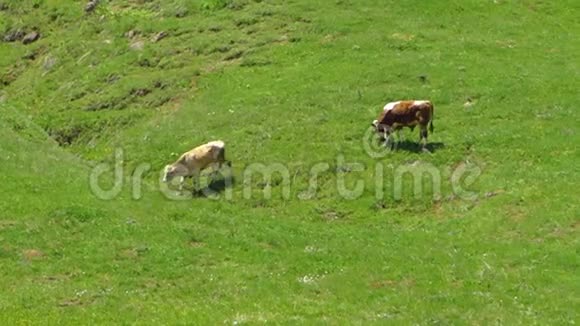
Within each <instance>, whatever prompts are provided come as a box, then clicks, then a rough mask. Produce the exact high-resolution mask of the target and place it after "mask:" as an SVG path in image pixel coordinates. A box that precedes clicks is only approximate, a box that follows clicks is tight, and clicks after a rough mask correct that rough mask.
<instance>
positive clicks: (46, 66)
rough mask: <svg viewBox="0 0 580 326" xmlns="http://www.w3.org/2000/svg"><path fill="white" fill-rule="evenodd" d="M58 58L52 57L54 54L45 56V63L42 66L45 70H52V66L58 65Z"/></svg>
mask: <svg viewBox="0 0 580 326" xmlns="http://www.w3.org/2000/svg"><path fill="white" fill-rule="evenodd" d="M56 62H57V60H56V58H55V57H52V56H50V55H49V56H47V57H46V58H44V63H43V64H42V67H43V68H44V70H50V69H51V68H52V67H54V65H56Z"/></svg>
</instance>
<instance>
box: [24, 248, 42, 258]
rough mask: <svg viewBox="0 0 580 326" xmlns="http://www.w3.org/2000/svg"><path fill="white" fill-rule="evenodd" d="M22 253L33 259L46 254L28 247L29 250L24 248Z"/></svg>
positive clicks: (25, 256)
mask: <svg viewBox="0 0 580 326" xmlns="http://www.w3.org/2000/svg"><path fill="white" fill-rule="evenodd" d="M22 255H23V256H24V258H26V259H27V260H33V259H36V258H40V257H42V256H44V254H43V253H42V251H40V250H36V249H27V250H24V251H23V252H22Z"/></svg>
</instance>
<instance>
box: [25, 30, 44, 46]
mask: <svg viewBox="0 0 580 326" xmlns="http://www.w3.org/2000/svg"><path fill="white" fill-rule="evenodd" d="M39 38H40V33H38V32H36V31H35V32H30V33H28V34H26V36H24V38H23V39H22V43H23V44H30V43H33V42H35V41H37V40H38V39H39Z"/></svg>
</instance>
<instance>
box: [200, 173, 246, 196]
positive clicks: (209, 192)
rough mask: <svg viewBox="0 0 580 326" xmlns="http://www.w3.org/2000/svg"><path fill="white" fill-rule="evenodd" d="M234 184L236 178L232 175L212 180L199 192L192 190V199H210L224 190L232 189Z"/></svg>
mask: <svg viewBox="0 0 580 326" xmlns="http://www.w3.org/2000/svg"><path fill="white" fill-rule="evenodd" d="M235 184H236V178H235V177H234V176H233V175H228V176H226V177H221V178H219V179H212V180H211V181H210V182H209V184H208V185H207V186H206V187H205V188H202V189H200V190H194V191H193V196H194V197H211V196H216V195H220V194H221V193H223V192H224V191H225V190H226V189H228V188H232V187H233V186H234V185H235Z"/></svg>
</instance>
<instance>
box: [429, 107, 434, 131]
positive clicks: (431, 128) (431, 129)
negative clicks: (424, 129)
mask: <svg viewBox="0 0 580 326" xmlns="http://www.w3.org/2000/svg"><path fill="white" fill-rule="evenodd" d="M430 111H431V121H429V132H431V133H433V129H435V126H434V125H433V120H435V113H434V110H433V104H431V108H430Z"/></svg>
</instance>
